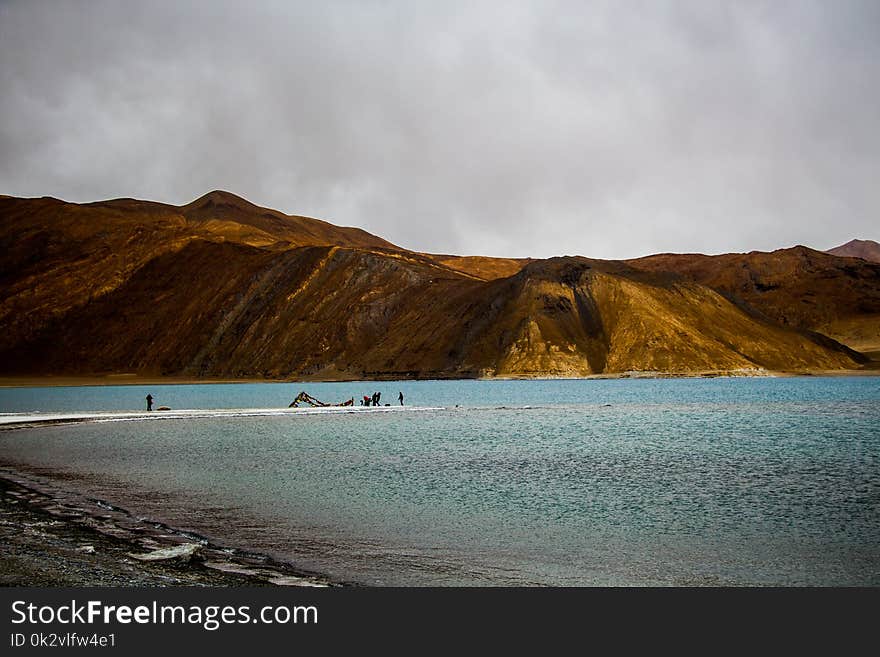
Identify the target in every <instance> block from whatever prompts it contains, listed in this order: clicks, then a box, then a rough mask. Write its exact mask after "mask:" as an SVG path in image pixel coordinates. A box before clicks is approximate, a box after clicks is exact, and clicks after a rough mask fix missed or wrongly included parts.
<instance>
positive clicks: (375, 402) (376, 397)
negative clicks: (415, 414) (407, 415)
mask: <svg viewBox="0 0 880 657" xmlns="http://www.w3.org/2000/svg"><path fill="white" fill-rule="evenodd" d="M381 399H382V393H381V392H374V393H373V395H372V396H371V397H368V396H367V395H364V398H363V400H362V401H361V406H379V405H380V404H379V401H380V400H381ZM397 401H399V402H400V405H401V406H403V393H402V392H399V393H397ZM387 405H388V406H390V404H387Z"/></svg>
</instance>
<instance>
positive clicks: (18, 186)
mask: <svg viewBox="0 0 880 657" xmlns="http://www.w3.org/2000/svg"><path fill="white" fill-rule="evenodd" d="M252 5H254V6H252ZM878 80H880V3H877V2H874V1H873V0H870V1H867V2H851V1H846V0H842V1H836V2H818V1H817V2H809V1H808V0H797V1H792V2H783V1H776V0H772V1H769V0H768V1H767V2H757V1H752V2H743V1H738V2H718V3H715V2H705V1H695V2H685V1H678V2H660V1H656V2H635V1H632V2H625V1H614V2H612V1H608V2H557V3H550V2H483V3H471V2H460V3H455V2H443V3H437V2H424V3H418V2H402V1H401V2H378V1H377V2H369V1H362V2H328V3H312V2H302V3H295V2H259V3H241V2H216V1H215V2H157V1H152V2H134V1H132V2H118V1H110V0H108V1H102V0H92V1H89V2H80V1H75V0H70V1H67V2H48V1H47V2H33V1H22V2H15V1H11V2H10V1H5V2H4V1H2V0H0V89H2V90H3V93H2V95H0V193H6V194H13V195H19V196H42V195H52V196H57V197H60V198H64V199H67V200H71V201H92V200H97V199H101V198H113V197H119V196H132V197H137V198H146V199H153V200H160V201H165V202H170V203H175V204H180V203H185V202H188V201H190V200H192V199H193V198H194V197H196V196H199V195H200V194H202V193H203V192H205V191H208V190H210V189H215V188H220V189H227V190H229V191H232V192H235V193H237V194H240V195H242V196H244V197H246V198H248V199H250V200H252V201H254V202H256V203H259V204H261V205H266V206H270V207H274V208H277V209H279V210H282V211H285V212H289V213H296V214H306V215H310V216H317V217H320V218H323V219H327V220H329V221H332V222H334V223H338V224H342V225H356V226H361V227H363V228H365V229H367V230H369V231H371V232H373V233H376V234H379V235H381V236H383V237H385V238H387V239H390V240H391V241H393V242H396V243H398V244H400V245H402V246H406V247H409V248H414V249H418V250H424V251H432V252H448V253H461V254H468V253H482V254H487V255H509V256H526V255H531V256H538V257H544V256H550V255H558V254H583V255H588V256H592V257H604V258H625V257H634V256H638V255H645V254H648V253H654V252H660V251H701V252H705V253H718V252H725V251H742V250H751V249H761V250H768V249H773V248H778V247H782V246H790V245H793V244H796V243H803V244H808V245H811V246H815V247H817V248H828V247H831V246H834V245H836V244H839V243H841V242H844V241H847V240H849V239H851V238H852V237H863V238H874V239H877V238H878V237H880V235H878V234H877V229H876V226H877V208H878V207H880V185H877V180H878V179H880V176H878V173H880V171H878V168H880V167H878V157H880V111H878V100H880V98H878V96H880V85H878V84H877V82H878Z"/></svg>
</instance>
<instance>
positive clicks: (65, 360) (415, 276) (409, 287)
mask: <svg viewBox="0 0 880 657" xmlns="http://www.w3.org/2000/svg"><path fill="white" fill-rule="evenodd" d="M0 217H2V228H0V249H2V254H3V255H0V283H2V290H3V294H2V297H0V326H2V328H3V331H2V332H0V333H2V335H0V363H2V366H0V368H2V371H0V374H4V375H34V374H56V375H60V374H76V375H91V374H105V373H122V372H136V373H140V374H144V375H177V376H192V377H215V376H217V377H245V376H263V377H268V378H299V377H313V378H373V377H376V378H397V377H423V378H424V377H476V376H548V375H550V376H582V375H588V374H598V373H618V372H626V371H632V370H638V371H662V372H676V373H685V372H695V371H705V370H723V371H730V370H749V371H753V370H757V369H760V368H766V369H774V370H809V369H845V368H855V367H859V365H860V363H861V361H862V360H863V359H862V358H861V356H860V355H859V354H857V353H855V352H853V351H851V350H849V349H847V348H846V347H844V346H842V345H840V344H838V343H836V342H834V341H833V340H829V339H828V338H824V337H822V336H818V335H815V334H811V333H809V332H807V331H804V330H802V329H803V328H805V327H807V328H809V326H808V325H809V321H812V320H809V321H807V319H804V318H806V317H808V316H809V314H807V315H804V314H803V313H801V314H797V313H794V314H791V317H795V318H798V321H797V322H792V321H788V322H787V324H788V325H787V326H786V325H785V324H786V321H783V320H784V319H785V318H787V317H788V316H789V315H784V317H783V318H782V319H780V317H777V316H773V313H771V312H769V311H764V310H761V309H760V308H758V309H757V310H756V308H757V306H755V305H751V304H750V303H747V301H748V300H746V299H744V298H741V297H738V296H736V295H732V294H728V293H726V292H724V291H723V289H721V288H723V285H721V283H723V282H724V281H725V280H726V279H725V278H724V276H720V275H719V276H720V279H719V280H715V279H712V277H711V276H710V277H708V279H709V280H708V281H703V280H698V279H700V278H701V277H702V278H707V277H706V276H703V275H698V274H699V272H701V271H702V270H701V269H700V268H699V267H697V268H696V269H695V270H694V271H692V270H691V269H689V268H688V267H686V266H683V265H682V262H684V261H682V262H679V261H674V258H675V257H674V256H668V257H667V256H658V258H672V259H673V261H671V262H666V263H665V264H664V263H663V262H662V261H657V260H655V261H652V260H650V259H645V260H643V261H638V262H633V263H622V262H611V261H599V260H589V259H586V258H571V257H566V258H553V259H550V260H535V261H528V260H513V259H510V260H507V259H497V258H479V257H470V258H457V257H455V256H438V255H431V254H420V253H413V252H409V251H406V250H403V249H400V248H398V247H395V246H394V245H392V244H390V243H389V242H386V241H385V240H382V239H381V238H378V237H375V236H372V235H370V234H368V233H365V232H364V231H361V230H359V229H351V228H338V227H335V226H333V225H331V224H327V223H325V222H320V221H318V220H314V219H308V218H304V217H293V216H287V215H283V214H281V213H278V212H275V211H271V210H266V209H265V208H259V207H258V206H255V205H252V204H250V203H248V202H247V201H244V200H243V199H239V198H238V197H235V196H233V195H231V194H227V193H224V192H212V193H211V194H208V195H206V196H204V197H202V198H200V199H198V200H197V201H194V202H193V203H190V204H188V205H185V206H180V207H175V206H169V205H163V204H158V203H148V202H143V201H133V200H130V199H126V200H117V201H108V202H103V203H94V204H87V205H76V204H70V203H64V202H62V201H58V200H55V199H13V198H0ZM813 253H815V252H813ZM820 255H823V254H820ZM684 257H687V258H690V256H684ZM809 257H810V258H812V257H813V256H812V255H809ZM825 257H827V258H829V259H831V260H833V261H847V259H841V258H835V257H834V256H825ZM738 266H739V265H735V266H734V269H736V267H738ZM768 266H770V265H768ZM829 266H831V265H829ZM835 266H836V265H835ZM710 269H711V267H710ZM670 270H674V271H675V272H678V273H670ZM855 271H856V272H857V275H856V276H855V277H854V279H859V280H860V277H862V276H863V275H864V276H868V274H865V273H864V272H862V270H855ZM872 271H873V270H872ZM695 272H696V273H695ZM869 273H870V272H869ZM844 275H846V274H844ZM731 276H732V275H731ZM820 278H821V276H820ZM733 279H734V283H733V284H734V285H738V284H739V279H737V278H736V277H735V276H734V277H733ZM750 280H751V279H750ZM759 280H763V279H759ZM866 280H867V282H866V283H864V285H869V284H873V285H875V286H876V282H874V283H871V282H870V280H869V279H866ZM762 285H763V283H762ZM719 289H720V290H721V291H720V292H719V291H718V290H719ZM859 289H861V288H859ZM797 293H798V292H792V294H797ZM807 298H808V297H807ZM871 307H873V306H871ZM801 320H803V321H801Z"/></svg>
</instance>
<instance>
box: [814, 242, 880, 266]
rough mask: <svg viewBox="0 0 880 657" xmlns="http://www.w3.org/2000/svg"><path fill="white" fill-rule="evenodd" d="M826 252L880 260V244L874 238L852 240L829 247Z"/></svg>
mask: <svg viewBox="0 0 880 657" xmlns="http://www.w3.org/2000/svg"><path fill="white" fill-rule="evenodd" d="M825 253H830V254H831V255H837V256H845V257H848V258H861V259H862V260H870V261H871V262H880V244H877V242H875V241H874V240H850V241H849V242H847V243H846V244H841V245H840V246H835V247H834V248H833V249H828V250H827V251H826V252H825Z"/></svg>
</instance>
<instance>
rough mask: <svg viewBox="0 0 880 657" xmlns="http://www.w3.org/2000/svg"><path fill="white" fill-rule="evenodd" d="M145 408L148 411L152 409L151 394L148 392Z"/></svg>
mask: <svg viewBox="0 0 880 657" xmlns="http://www.w3.org/2000/svg"><path fill="white" fill-rule="evenodd" d="M147 410H148V411H152V410H153V395H150V394H148V395H147Z"/></svg>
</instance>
